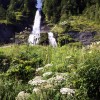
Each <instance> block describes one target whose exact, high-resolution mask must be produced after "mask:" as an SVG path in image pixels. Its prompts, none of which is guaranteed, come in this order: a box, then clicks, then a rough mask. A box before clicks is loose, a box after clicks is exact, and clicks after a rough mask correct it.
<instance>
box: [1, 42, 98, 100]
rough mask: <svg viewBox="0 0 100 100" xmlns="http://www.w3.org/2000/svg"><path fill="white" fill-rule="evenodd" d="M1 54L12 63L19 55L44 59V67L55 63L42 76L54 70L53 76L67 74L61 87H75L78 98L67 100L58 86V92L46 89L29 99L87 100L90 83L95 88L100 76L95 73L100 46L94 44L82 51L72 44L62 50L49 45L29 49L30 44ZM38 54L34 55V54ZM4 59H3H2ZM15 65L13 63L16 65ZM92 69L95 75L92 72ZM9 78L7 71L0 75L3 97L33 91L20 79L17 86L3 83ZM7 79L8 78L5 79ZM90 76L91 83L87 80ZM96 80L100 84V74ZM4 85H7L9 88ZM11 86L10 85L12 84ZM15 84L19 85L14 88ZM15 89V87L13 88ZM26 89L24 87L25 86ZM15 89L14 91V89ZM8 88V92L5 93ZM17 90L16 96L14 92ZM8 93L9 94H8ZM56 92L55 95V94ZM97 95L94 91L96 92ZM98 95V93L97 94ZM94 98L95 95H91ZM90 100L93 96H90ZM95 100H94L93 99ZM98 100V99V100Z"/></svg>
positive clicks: (18, 46) (15, 46)
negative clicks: (93, 81)
mask: <svg viewBox="0 0 100 100" xmlns="http://www.w3.org/2000/svg"><path fill="white" fill-rule="evenodd" d="M0 52H1V53H2V54H3V55H5V56H6V57H10V58H11V59H12V60H13V58H15V57H20V54H22V53H23V54H24V55H23V56H24V57H29V58H28V59H30V61H31V58H33V57H36V58H37V56H38V57H39V58H41V59H42V60H43V65H42V67H44V66H45V65H46V64H48V63H49V64H52V65H53V66H51V67H48V68H46V69H45V70H44V72H41V73H40V74H39V75H40V76H41V75H42V74H43V73H45V72H50V71H52V72H53V73H66V74H68V76H69V78H68V80H66V82H65V83H62V84H63V85H62V84H60V86H65V87H66V86H68V87H73V88H75V89H76V91H77V92H76V94H75V98H72V97H66V96H63V95H61V94H60V92H59V87H57V86H56V87H55V89H56V88H57V90H56V91H54V90H53V89H52V90H45V91H46V92H45V91H43V92H42V94H40V96H41V98H40V97H37V96H36V95H34V94H32V95H31V97H30V100H33V99H32V98H33V97H34V100H35V99H37V98H39V99H41V100H42V98H43V99H44V98H45V100H46V98H49V97H52V98H51V99H54V100H59V98H60V99H61V100H64V99H65V98H69V99H68V100H88V97H89V95H87V92H89V94H92V93H90V91H89V88H87V86H88V82H90V83H89V84H93V89H95V85H97V87H98V84H95V83H92V81H91V80H95V78H96V77H97V74H93V73H96V72H99V70H98V69H99V66H100V60H99V55H100V46H99V44H98V45H93V46H91V48H88V49H87V48H84V47H82V48H80V47H76V46H71V45H65V46H62V47H57V48H52V47H50V46H28V45H12V46H9V47H6V48H4V47H1V48H0ZM33 54H35V55H33ZM0 59H1V58H0ZM25 61H26V60H25ZM13 64H14V63H13ZM90 70H92V72H91V71H90ZM5 76H6V72H5V73H2V72H1V74H0V80H1V81H0V87H1V88H0V89H2V92H0V95H1V97H5V98H6V97H8V95H9V97H10V98H9V99H8V100H11V98H15V97H16V95H17V94H18V93H19V92H20V91H23V90H25V91H26V90H28V91H30V90H31V89H32V88H31V87H30V88H29V87H28V86H27V85H26V84H23V83H20V85H18V84H19V83H18V82H20V80H17V83H16V81H15V80H14V79H9V80H8V79H5V81H3V79H4V78H3V77H5ZM6 77H7V76H6ZM89 77H90V81H89V80H88V78H89ZM96 80H97V81H99V75H98V77H97V78H96ZM4 83H7V84H6V85H5V84H4ZM8 83H9V84H10V85H9V84H8ZM15 84H16V85H15ZM10 86H11V87H13V88H10ZM23 86H24V87H25V88H24V87H23ZM88 87H89V86H88ZM14 88H15V89H14ZM6 89H7V90H6ZM13 90H14V91H15V92H14V94H13V93H12V91H13ZM5 91H7V92H5ZM46 93H47V94H46ZM54 93H55V96H53V94H54ZM93 93H94V90H93ZM96 94H98V92H96ZM93 96H94V98H97V96H98V95H95V94H93ZM91 97H92V96H91ZM89 98H90V97H89ZM47 100H48V99H47ZM90 100H92V99H90ZM97 100H98V99H97Z"/></svg>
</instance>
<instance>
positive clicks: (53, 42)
mask: <svg viewBox="0 0 100 100" xmlns="http://www.w3.org/2000/svg"><path fill="white" fill-rule="evenodd" d="M48 39H49V44H50V45H51V46H52V47H57V42H56V39H55V38H54V35H53V33H52V32H48Z"/></svg>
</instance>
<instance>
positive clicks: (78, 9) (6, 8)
mask: <svg viewBox="0 0 100 100" xmlns="http://www.w3.org/2000/svg"><path fill="white" fill-rule="evenodd" d="M43 2H44V3H43V13H44V15H45V17H46V20H47V21H50V22H53V23H57V22H59V21H60V20H64V19H66V18H69V17H70V16H71V15H80V14H84V15H85V16H86V17H88V18H89V19H92V20H95V21H98V22H99V21H100V17H99V15H100V1H99V0H67V1H66V0H43ZM35 5H36V0H0V22H7V23H24V24H25V23H26V22H27V23H32V20H33V18H34V15H35V11H36V8H35ZM27 19H28V20H27Z"/></svg>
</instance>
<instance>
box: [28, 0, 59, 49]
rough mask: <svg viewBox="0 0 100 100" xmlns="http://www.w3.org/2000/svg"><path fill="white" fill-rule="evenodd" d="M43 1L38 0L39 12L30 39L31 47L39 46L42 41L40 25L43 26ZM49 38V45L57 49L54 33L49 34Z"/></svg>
mask: <svg viewBox="0 0 100 100" xmlns="http://www.w3.org/2000/svg"><path fill="white" fill-rule="evenodd" d="M42 1H43V0H37V5H36V8H37V11H36V15H35V19H34V25H33V30H32V33H31V34H30V35H29V38H28V43H29V44H31V45H36V44H38V43H39V40H40V24H41V15H40V11H41V9H42ZM48 38H49V44H50V45H51V46H52V47H57V42H56V39H55V38H54V36H53V33H52V32H49V33H48Z"/></svg>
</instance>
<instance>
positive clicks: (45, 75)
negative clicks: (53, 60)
mask: <svg viewBox="0 0 100 100" xmlns="http://www.w3.org/2000/svg"><path fill="white" fill-rule="evenodd" d="M51 75H52V72H46V73H44V74H43V77H47V76H51Z"/></svg>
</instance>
